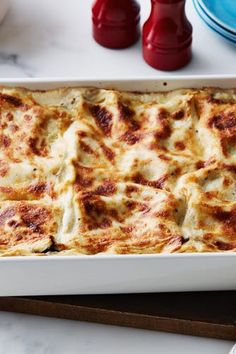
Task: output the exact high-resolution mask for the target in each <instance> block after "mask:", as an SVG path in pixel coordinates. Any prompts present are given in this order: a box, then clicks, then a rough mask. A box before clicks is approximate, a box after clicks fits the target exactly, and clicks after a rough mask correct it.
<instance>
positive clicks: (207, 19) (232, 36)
mask: <svg viewBox="0 0 236 354" xmlns="http://www.w3.org/2000/svg"><path fill="white" fill-rule="evenodd" d="M235 1H236V0H235ZM196 2H197V5H198V6H199V9H198V10H199V12H201V15H202V17H204V21H205V22H207V24H208V25H210V26H211V27H213V29H214V30H215V31H217V32H219V33H220V34H221V35H223V36H225V37H227V38H229V39H232V40H233V41H236V33H235V34H233V33H232V32H230V31H227V30H226V29H225V28H223V27H221V26H220V25H219V24H218V23H217V22H215V21H214V20H213V19H212V18H210V17H209V16H208V14H207V13H206V12H205V11H204V9H203V8H202V7H201V4H200V0H197V1H196Z"/></svg>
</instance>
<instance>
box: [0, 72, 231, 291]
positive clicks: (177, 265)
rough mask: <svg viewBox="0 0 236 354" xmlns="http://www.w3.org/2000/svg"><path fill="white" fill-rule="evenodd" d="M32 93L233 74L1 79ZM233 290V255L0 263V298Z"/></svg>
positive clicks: (156, 85) (158, 85)
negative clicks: (92, 79) (96, 78)
mask: <svg viewBox="0 0 236 354" xmlns="http://www.w3.org/2000/svg"><path fill="white" fill-rule="evenodd" d="M0 85H8V86H9V85H11V86H23V87H27V88H30V89H52V88H58V87H65V86H96V87H100V88H116V89H120V90H131V91H132V90H133V91H145V92H146V91H160V90H165V91H166V90H171V89H176V88H194V87H196V88H197V87H204V86H217V87H222V88H233V87H234V88H235V87H236V76H234V77H232V76H211V77H207V76H204V77H199V76H198V77H194V76H191V77H183V76H182V77H174V78H168V77H165V78H163V77H161V78H158V79H156V80H147V79H143V80H120V81H91V80H90V81H87V80H78V79H73V80H72V79H68V80H65V79H64V80H58V79H53V80H52V79H27V80H19V79H17V80H15V79H10V80H0ZM202 290H236V253H231V252H229V253H215V254H214V253H205V254H170V255H165V254H161V255H107V256H104V255H102V256H99V255H97V256H64V257H62V256H48V257H46V256H45V257H37V256H35V257H9V258H2V259H0V296H14V295H62V294H108V293H135V292H164V291H171V292H172V291H202Z"/></svg>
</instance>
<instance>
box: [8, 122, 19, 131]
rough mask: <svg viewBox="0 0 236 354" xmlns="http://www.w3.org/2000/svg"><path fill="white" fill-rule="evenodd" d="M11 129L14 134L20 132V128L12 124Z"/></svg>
mask: <svg viewBox="0 0 236 354" xmlns="http://www.w3.org/2000/svg"><path fill="white" fill-rule="evenodd" d="M9 129H10V130H11V132H12V133H15V132H17V131H18V130H19V126H18V125H17V124H11V125H10V126H9Z"/></svg>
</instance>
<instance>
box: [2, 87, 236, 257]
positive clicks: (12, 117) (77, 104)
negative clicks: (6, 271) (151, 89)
mask: <svg viewBox="0 0 236 354" xmlns="http://www.w3.org/2000/svg"><path fill="white" fill-rule="evenodd" d="M229 251H236V90H233V89H232V90H222V89H216V88H208V89H202V90H195V89H191V90H190V89H183V90H176V91H171V92H157V93H132V92H118V91H114V90H102V89H95V88H65V89H58V90H53V91H30V90H26V89H20V88H6V87H2V88H1V89H0V256H17V255H36V254H37V255H71V254H85V255H93V254H98V253H105V254H109V253H114V254H151V253H152V254H154V253H174V252H178V253H185V252H229Z"/></svg>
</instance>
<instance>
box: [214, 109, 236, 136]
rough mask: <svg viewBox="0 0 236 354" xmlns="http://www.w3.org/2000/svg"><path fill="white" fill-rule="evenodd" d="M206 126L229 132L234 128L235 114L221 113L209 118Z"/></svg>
mask: <svg viewBox="0 0 236 354" xmlns="http://www.w3.org/2000/svg"><path fill="white" fill-rule="evenodd" d="M208 125H209V127H210V128H212V127H215V128H216V129H218V130H220V131H222V130H223V131H224V130H228V129H229V130H230V129H231V128H234V127H235V126H236V113H235V112H228V113H225V112H221V113H219V114H217V115H215V116H213V117H212V118H210V120H209V122H208Z"/></svg>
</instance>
